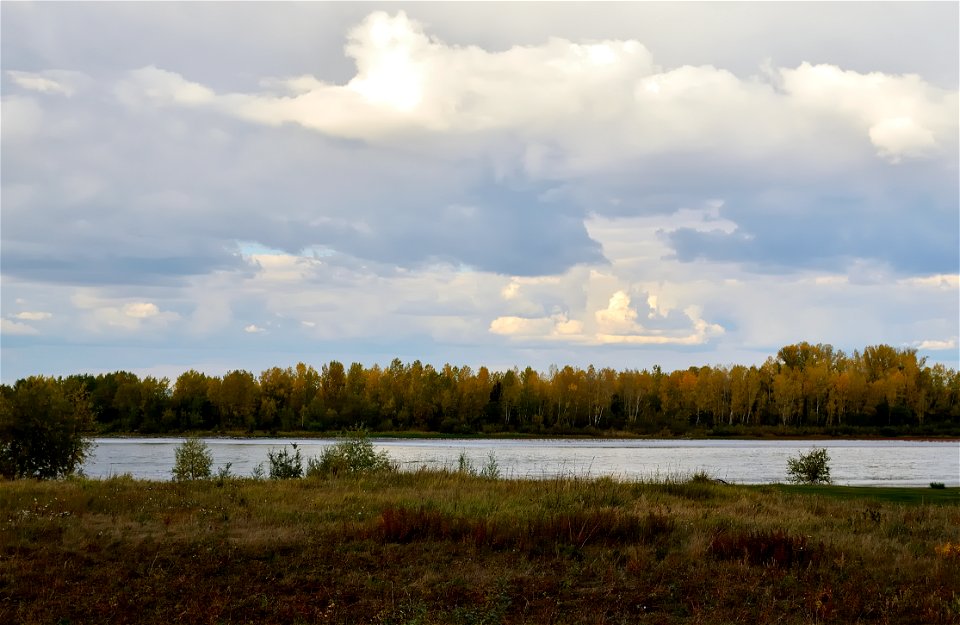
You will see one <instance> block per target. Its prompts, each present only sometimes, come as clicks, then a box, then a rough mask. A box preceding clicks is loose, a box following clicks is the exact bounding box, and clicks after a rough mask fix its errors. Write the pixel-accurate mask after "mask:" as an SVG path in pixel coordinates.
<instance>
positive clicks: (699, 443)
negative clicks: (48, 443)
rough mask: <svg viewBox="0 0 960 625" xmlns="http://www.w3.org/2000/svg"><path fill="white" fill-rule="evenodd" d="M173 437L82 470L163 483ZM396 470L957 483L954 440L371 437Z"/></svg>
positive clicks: (260, 450) (238, 458) (228, 457)
mask: <svg viewBox="0 0 960 625" xmlns="http://www.w3.org/2000/svg"><path fill="white" fill-rule="evenodd" d="M182 441H183V439H179V438H100V439H95V441H94V442H95V443H96V447H95V448H94V451H93V454H92V455H91V457H89V458H88V459H87V462H86V463H85V464H84V467H83V471H84V473H85V474H86V475H87V476H89V477H94V478H104V477H110V476H113V475H123V474H130V475H132V476H133V477H135V478H140V479H150V480H168V479H170V478H171V470H172V469H173V463H174V450H175V449H176V447H177V445H179V444H180V443H181V442H182ZM205 442H206V443H207V445H208V446H209V448H210V451H211V452H212V455H213V461H214V470H216V469H217V468H218V467H220V466H222V465H224V464H226V463H228V462H229V463H231V469H230V470H231V473H232V474H234V475H239V476H249V475H251V473H252V472H253V471H254V468H255V467H256V466H257V465H260V464H261V463H262V465H263V468H264V470H265V471H267V469H268V464H267V453H268V452H269V451H270V450H271V449H273V450H279V449H280V448H282V447H283V446H284V445H288V444H290V443H297V445H298V446H299V449H300V451H301V453H302V455H303V458H304V466H306V459H307V458H310V457H313V456H317V455H319V454H320V452H321V451H322V449H323V448H324V447H325V446H327V445H330V444H333V443H335V442H336V440H335V439H315V438H312V439H288V438H276V439H264V438H257V439H231V438H210V439H205ZM372 442H373V444H374V446H375V448H376V449H377V450H378V451H385V452H387V454H388V455H389V456H390V458H391V459H392V460H393V461H395V462H397V463H399V465H400V467H401V468H402V469H403V470H416V469H418V468H420V467H427V468H444V467H446V468H456V467H457V464H458V460H459V458H460V456H461V454H463V455H464V456H465V457H466V458H467V459H468V460H469V461H470V462H471V463H472V464H473V466H474V467H476V468H477V469H480V468H482V467H483V466H484V465H486V464H487V463H488V462H489V461H490V458H491V457H492V458H493V459H495V461H496V464H497V466H498V468H499V470H500V473H501V475H502V476H504V477H507V478H551V477H556V476H559V475H566V476H576V477H599V476H612V477H616V478H619V479H656V478H667V477H684V476H687V475H689V474H691V473H693V472H695V471H700V470H703V471H706V472H707V473H709V474H710V475H712V476H713V477H716V478H720V479H723V480H726V481H728V482H734V483H741V484H766V483H772V482H785V481H787V470H786V466H787V458H789V457H791V456H796V455H797V454H799V453H806V452H808V451H810V450H811V449H813V448H815V447H825V448H826V449H827V450H828V453H829V455H830V469H831V475H832V477H833V480H834V481H835V482H836V483H838V484H846V485H852V486H927V485H928V484H929V483H930V482H943V483H945V484H946V485H948V486H958V485H960V442H957V441H901V440H893V441H886V440H830V441H779V440H778V441H767V440H659V439H653V440H651V439H641V440H619V439H617V440H614V439H586V440H585V439H575V440H573V439H564V440H558V439H535V440H501V439H391V438H376V439H372Z"/></svg>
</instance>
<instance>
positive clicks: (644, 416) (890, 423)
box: [0, 343, 960, 437]
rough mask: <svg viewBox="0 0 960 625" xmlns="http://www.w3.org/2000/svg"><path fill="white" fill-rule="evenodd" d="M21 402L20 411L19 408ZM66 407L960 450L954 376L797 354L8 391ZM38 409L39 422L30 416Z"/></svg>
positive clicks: (483, 430) (166, 423)
mask: <svg viewBox="0 0 960 625" xmlns="http://www.w3.org/2000/svg"><path fill="white" fill-rule="evenodd" d="M25 398H26V399H25ZM64 398H65V399H66V400H67V401H71V402H74V403H76V405H77V406H78V411H79V412H80V413H83V414H84V415H86V414H89V415H90V418H91V419H92V426H91V427H92V428H93V431H95V432H96V433H99V434H111V433H115V434H120V433H128V434H164V433H184V432H204V433H207V434H211V433H213V434H215V433H231V434H257V433H259V434H268V433H277V432H284V433H292V432H305V433H308V432H336V431H341V430H343V429H345V428H349V427H354V426H357V425H360V426H364V427H366V428H368V429H370V430H372V431H375V432H377V433H381V434H391V433H393V434H403V433H411V432H416V433H443V434H449V435H471V434H482V435H488V436H489V435H496V434H501V433H505V434H519V435H524V434H529V435H541V436H543V435H588V436H591V435H592V436H596V435H607V436H609V435H621V436H622V435H627V436H632V435H645V436H662V437H669V436H698V437H709V436H735V437H749V436H775V435H779V436H816V435H823V436H911V435H912V436H957V435H960V374H958V373H957V372H956V371H954V370H952V369H947V368H945V367H944V366H943V365H940V364H936V365H933V366H927V365H926V362H925V360H924V359H923V358H920V357H918V356H917V353H916V350H913V349H897V348H893V347H890V346H888V345H877V346H871V347H867V348H865V349H864V350H863V351H862V352H857V351H855V352H854V353H853V354H852V355H847V354H845V353H843V352H842V351H839V350H834V349H833V348H832V347H831V346H830V345H810V344H808V343H799V344H796V345H789V346H786V347H783V348H782V349H780V350H779V351H778V353H777V355H776V356H775V357H770V358H769V359H768V360H767V361H766V362H765V363H764V364H763V365H761V366H749V367H748V366H743V365H733V366H713V367H708V366H703V367H691V368H690V369H685V370H679V371H673V372H669V373H668V372H664V371H662V370H661V369H660V368H659V367H657V366H653V367H651V368H649V369H643V370H636V369H632V370H623V371H615V370H613V369H609V368H603V369H596V368H594V367H593V366H590V367H588V368H586V369H581V368H577V367H571V366H564V367H562V368H559V367H551V368H550V370H549V371H548V372H545V373H544V372H538V371H535V370H534V369H532V368H530V367H527V368H525V369H523V370H521V369H519V368H515V369H511V370H507V371H489V370H488V369H487V368H486V367H480V368H479V369H477V370H474V369H472V368H470V367H468V366H460V367H457V366H451V365H449V364H448V365H444V366H443V367H442V368H440V369H436V368H434V367H433V366H431V365H423V364H421V363H420V361H414V362H413V363H406V364H405V363H402V362H401V361H400V360H394V361H393V362H392V363H390V365H389V366H387V367H383V368H381V367H379V366H376V365H375V366H372V367H364V366H363V365H361V364H359V363H354V364H352V365H350V366H349V367H345V366H344V365H343V364H342V363H340V362H337V361H331V362H329V363H327V364H324V365H322V366H321V367H320V369H319V370H317V369H315V368H314V367H313V366H311V365H307V364H304V363H299V364H297V365H296V366H295V367H288V368H285V369H282V368H279V367H274V368H271V369H267V370H265V371H263V372H261V373H260V374H259V376H257V375H254V374H253V373H252V372H249V371H242V370H236V371H231V372H229V373H227V374H226V375H224V376H213V375H206V374H204V373H200V372H197V371H193V370H191V371H187V372H185V373H183V374H181V375H180V376H178V377H177V379H176V380H174V381H171V380H169V379H167V378H160V379H158V378H155V377H152V376H147V377H144V378H140V377H138V376H137V375H135V374H133V373H129V372H123V371H118V372H114V373H107V374H99V375H90V374H78V375H71V376H68V377H65V378H58V379H56V380H52V379H50V378H43V377H33V378H27V379H24V380H19V381H17V382H16V383H15V384H13V385H3V386H2V387H0V401H2V402H3V405H4V406H6V407H7V409H6V410H4V412H6V413H9V412H11V410H14V411H15V410H17V409H24V410H29V409H31V408H30V406H31V405H33V406H37V405H40V406H43V405H48V404H49V405H56V404H58V402H60V403H62V401H61V400H63V399H64ZM34 409H35V408H34Z"/></svg>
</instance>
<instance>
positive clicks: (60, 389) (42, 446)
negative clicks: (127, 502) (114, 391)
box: [0, 376, 94, 479]
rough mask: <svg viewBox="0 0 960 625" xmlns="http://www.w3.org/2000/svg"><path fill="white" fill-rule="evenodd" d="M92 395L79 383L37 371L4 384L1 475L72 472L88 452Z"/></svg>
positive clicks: (0, 410) (41, 475)
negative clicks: (12, 383)
mask: <svg viewBox="0 0 960 625" xmlns="http://www.w3.org/2000/svg"><path fill="white" fill-rule="evenodd" d="M93 425H94V420H93V412H92V410H91V408H90V401H89V399H88V398H87V395H86V393H85V391H84V390H83V388H82V387H81V386H80V385H72V386H71V385H68V384H65V383H64V382H63V381H62V380H59V379H54V378H49V377H43V376H33V377H29V378H26V379H23V380H18V381H17V382H16V383H15V384H14V385H13V386H12V387H10V386H7V385H3V386H2V387H0V475H2V476H3V477H6V478H14V479H16V478H37V479H55V478H60V477H64V476H67V475H72V474H73V473H75V472H76V471H77V470H78V469H79V468H80V467H81V466H82V465H83V461H84V460H85V459H86V458H87V455H88V454H89V453H90V449H91V446H92V445H91V443H90V441H89V440H88V438H87V437H86V434H87V433H88V432H89V431H90V430H92V429H93Z"/></svg>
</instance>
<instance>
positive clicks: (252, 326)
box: [243, 323, 266, 334]
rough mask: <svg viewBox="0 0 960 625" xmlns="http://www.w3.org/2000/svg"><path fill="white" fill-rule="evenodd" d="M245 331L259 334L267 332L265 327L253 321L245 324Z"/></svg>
mask: <svg viewBox="0 0 960 625" xmlns="http://www.w3.org/2000/svg"><path fill="white" fill-rule="evenodd" d="M243 331H244V332H246V333H247V334H259V333H261V332H266V330H265V329H264V328H261V327H260V326H258V325H256V324H253V323H251V324H250V325H248V326H245V327H244V328H243Z"/></svg>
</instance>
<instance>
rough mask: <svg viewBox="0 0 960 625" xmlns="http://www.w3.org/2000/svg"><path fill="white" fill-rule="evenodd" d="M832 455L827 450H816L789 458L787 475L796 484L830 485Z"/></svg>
mask: <svg viewBox="0 0 960 625" xmlns="http://www.w3.org/2000/svg"><path fill="white" fill-rule="evenodd" d="M829 462H830V455H829V454H828V453H827V450H826V449H822V448H821V449H814V450H812V451H811V452H810V453H807V454H803V453H802V454H800V455H799V456H797V457H796V458H787V473H788V474H789V477H790V481H791V482H793V483H795V484H829V483H830V482H831V479H830V464H829Z"/></svg>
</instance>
